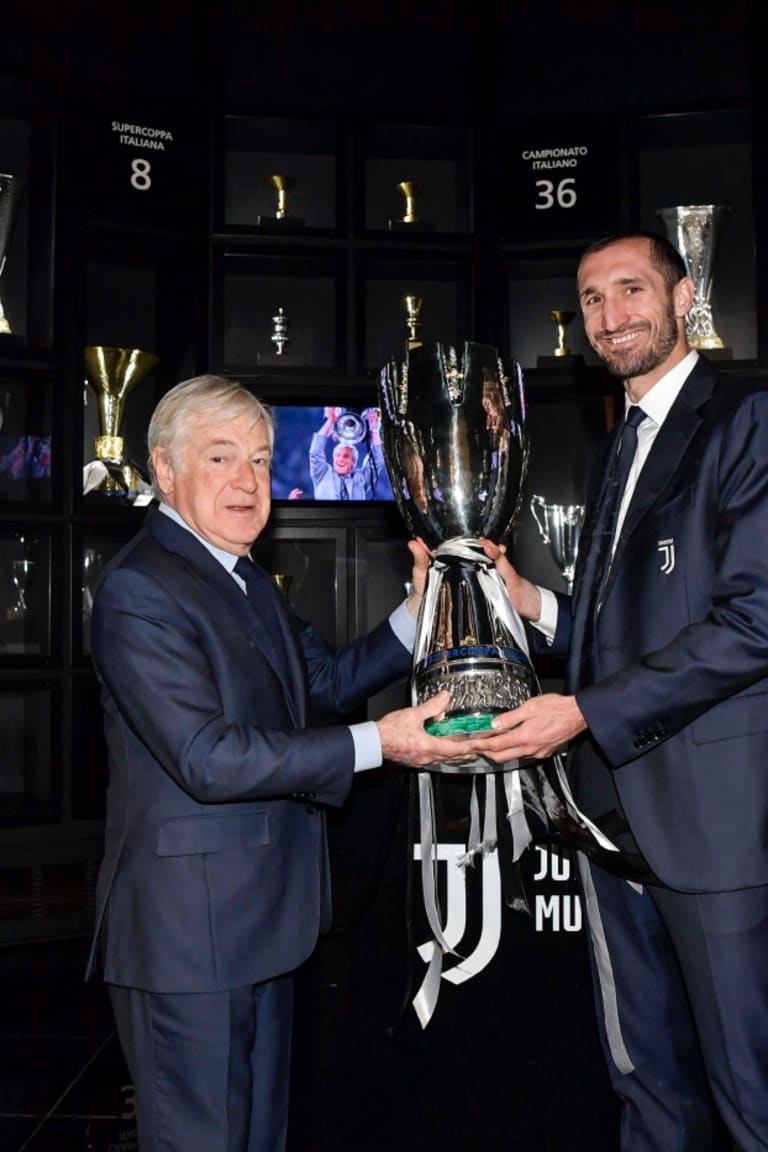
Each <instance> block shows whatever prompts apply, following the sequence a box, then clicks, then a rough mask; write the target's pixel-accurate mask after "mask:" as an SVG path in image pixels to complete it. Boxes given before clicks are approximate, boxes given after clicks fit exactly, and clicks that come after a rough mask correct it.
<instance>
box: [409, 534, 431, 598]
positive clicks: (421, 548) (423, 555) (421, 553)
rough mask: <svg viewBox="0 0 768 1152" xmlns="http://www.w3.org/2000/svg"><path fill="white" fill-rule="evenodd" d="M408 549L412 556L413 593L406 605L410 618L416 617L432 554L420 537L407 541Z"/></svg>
mask: <svg viewBox="0 0 768 1152" xmlns="http://www.w3.org/2000/svg"><path fill="white" fill-rule="evenodd" d="M408 548H409V550H410V553H411V555H412V556H413V568H412V569H411V583H412V585H413V591H412V592H411V593H410V595H409V596H408V599H407V600H406V604H407V606H408V611H409V612H410V614H411V616H418V614H419V608H420V607H421V598H422V596H423V595H424V588H425V587H426V583H427V569H428V568H429V562H430V560H431V559H432V554H431V552H430V551H429V549H428V548H427V546H426V544H425V543H424V541H423V540H422V539H421V537H420V536H417V537H416V539H415V540H409V541H408Z"/></svg>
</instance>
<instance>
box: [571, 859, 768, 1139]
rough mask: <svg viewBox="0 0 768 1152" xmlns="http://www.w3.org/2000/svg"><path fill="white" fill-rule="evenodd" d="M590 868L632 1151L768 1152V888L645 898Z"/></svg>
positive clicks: (602, 979)
mask: <svg viewBox="0 0 768 1152" xmlns="http://www.w3.org/2000/svg"><path fill="white" fill-rule="evenodd" d="M579 866H580V875H581V881H582V891H583V895H584V900H585V905H586V913H587V921H588V924H589V930H590V945H591V948H590V950H591V954H592V969H593V977H594V983H595V996H596V1000H597V1004H598V1013H597V1015H598V1027H599V1031H600V1036H601V1040H602V1043H603V1048H604V1051H605V1055H606V1059H607V1062H608V1069H609V1074H610V1076H611V1081H612V1083H613V1087H614V1090H615V1091H616V1092H617V1094H618V1095H619V1096H621V1097H622V1099H623V1100H624V1109H623V1113H622V1127H621V1150H622V1152H726V1150H728V1152H731V1150H732V1149H737V1150H738V1152H766V1150H768V1025H767V1024H766V1021H768V964H766V961H765V958H766V956H768V888H766V887H759V888H747V889H743V890H741V891H736V892H721V893H704V894H701V893H699V894H697V893H683V892H673V891H672V890H671V889H669V888H664V887H661V886H646V887H644V888H643V889H642V891H640V892H638V891H637V890H636V889H634V888H632V887H631V886H630V885H629V884H627V883H626V881H624V880H621V879H619V878H617V877H615V876H612V875H611V874H610V873H608V872H606V871H605V870H604V869H602V868H600V867H598V866H595V865H590V864H589V863H588V862H587V860H586V859H585V858H584V857H580V858H579ZM726 1130H727V1131H726Z"/></svg>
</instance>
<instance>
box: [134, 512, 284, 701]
mask: <svg viewBox="0 0 768 1152" xmlns="http://www.w3.org/2000/svg"><path fill="white" fill-rule="evenodd" d="M146 531H147V532H148V533H149V534H150V535H152V536H153V537H154V538H155V539H156V540H157V542H158V543H159V544H160V545H161V546H162V547H163V548H165V549H167V551H169V552H175V553H176V554H177V555H178V556H180V557H181V558H182V559H183V560H184V561H185V563H186V564H187V565H188V567H189V569H190V575H191V578H192V579H196V580H199V581H202V582H204V583H205V585H206V587H207V588H208V589H209V590H210V591H211V592H212V593H213V594H214V595H215V596H216V597H217V598H218V599H219V600H220V601H222V602H223V603H224V604H225V605H226V608H227V610H228V611H230V612H231V613H232V614H233V615H234V616H235V617H236V618H237V621H238V623H239V625H240V626H241V627H242V629H243V631H244V632H246V633H247V635H248V637H249V639H252V640H253V641H254V643H255V644H256V645H257V646H258V648H259V650H260V651H261V652H262V654H263V655H264V658H265V659H266V660H267V661H268V662H269V664H270V666H271V667H272V669H273V670H274V672H275V674H276V676H277V677H278V678H279V680H280V683H281V684H282V686H283V690H284V692H285V696H286V700H287V702H288V705H289V707H290V710H291V715H292V717H293V719H294V721H295V722H296V723H301V722H302V719H301V718H302V715H303V712H304V708H303V699H304V691H303V680H302V676H301V668H300V666H299V661H298V659H293V658H292V656H293V654H294V653H295V652H296V651H297V642H296V638H295V637H294V635H293V633H292V631H291V627H290V623H289V621H288V616H287V612H286V611H285V610H284V609H283V606H282V604H280V605H277V604H274V603H273V601H272V600H271V599H270V600H269V601H268V602H267V603H266V604H265V605H264V607H263V609H262V606H261V605H257V604H255V603H251V602H249V601H248V599H247V598H246V596H245V595H244V594H243V592H242V591H241V589H240V588H239V587H238V585H237V584H236V583H235V580H234V579H233V577H232V576H231V575H230V574H229V573H228V572H227V571H226V569H225V568H224V567H222V565H221V564H220V563H219V561H218V560H217V559H216V557H215V556H213V555H212V554H211V553H210V552H209V551H208V549H207V548H206V547H205V546H204V545H203V544H201V543H200V541H199V540H198V539H197V538H196V537H195V536H194V535H193V534H192V532H190V531H188V530H187V529H186V528H182V527H181V525H180V524H177V523H176V522H175V520H172V519H171V518H170V516H166V515H165V513H163V512H160V511H159V510H157V509H152V510H151V511H150V513H149V515H148V517H147V521H146ZM273 609H274V610H275V613H276V615H277V617H278V619H277V620H276V621H275V624H276V627H277V629H278V635H280V634H282V638H283V640H284V644H285V647H284V649H283V651H281V650H280V645H279V643H275V641H274V640H273V639H272V637H271V636H270V632H271V629H270V628H269V627H266V626H265V623H264V621H263V620H262V619H261V611H262V610H266V611H269V612H272V611H273Z"/></svg>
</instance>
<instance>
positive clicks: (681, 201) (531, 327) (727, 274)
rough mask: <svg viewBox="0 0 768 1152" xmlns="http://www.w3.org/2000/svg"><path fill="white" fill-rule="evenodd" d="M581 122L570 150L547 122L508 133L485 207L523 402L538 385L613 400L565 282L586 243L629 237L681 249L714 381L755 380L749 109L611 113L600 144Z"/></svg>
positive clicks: (693, 338)
mask: <svg viewBox="0 0 768 1152" xmlns="http://www.w3.org/2000/svg"><path fill="white" fill-rule="evenodd" d="M582 121H583V128H580V129H579V135H578V138H576V137H573V138H571V136H569V135H567V134H564V132H563V131H562V130H560V131H558V132H554V131H553V129H552V126H551V125H550V124H548V123H547V122H546V121H542V122H541V124H540V125H539V126H538V127H537V126H536V124H535V123H533V124H529V123H526V125H525V128H524V129H523V128H521V127H520V126H514V125H513V126H511V127H510V145H509V155H508V157H507V162H506V164H505V166H504V168H503V172H504V178H503V179H502V180H501V181H500V184H499V186H498V188H497V189H496V197H495V203H494V204H493V205H491V204H490V203H489V205H488V207H489V212H490V213H491V217H492V218H495V220H494V223H493V225H492V231H493V232H494V233H495V234H496V235H497V236H499V237H500V242H499V246H498V247H499V251H500V252H501V253H503V261H504V267H505V291H506V299H507V312H506V327H507V331H506V334H505V335H506V339H508V341H509V344H508V351H509V352H510V354H513V355H514V356H515V357H516V358H518V359H519V360H520V361H521V363H522V364H523V366H524V367H525V368H526V369H527V371H528V374H529V379H530V383H531V386H532V388H533V392H532V395H535V393H536V389H538V388H539V386H542V387H548V388H551V387H559V388H560V389H562V388H570V389H571V391H572V392H573V391H575V392H583V391H587V392H592V391H594V390H595V389H597V390H607V389H609V388H610V382H609V381H608V378H607V375H606V374H605V373H604V371H603V369H602V368H601V367H600V365H599V361H598V359H597V357H596V356H595V354H594V353H593V352H592V350H591V348H590V347H589V345H588V343H587V342H586V339H585V337H584V334H583V326H582V324H581V319H580V310H579V307H578V300H577V295H576V285H575V277H576V270H577V267H578V261H579V257H580V255H581V253H582V252H583V250H584V249H585V248H586V246H587V245H588V244H589V243H591V242H592V241H593V240H597V239H599V238H600V237H601V236H603V235H606V234H609V233H611V232H614V231H623V230H629V229H643V230H646V231H654V232H659V233H661V234H662V235H667V236H668V238H670V239H671V240H672V242H673V243H674V244H675V245H676V246H677V247H678V249H679V250H681V249H682V251H681V255H682V256H683V259H684V260H685V262H686V266H687V268H688V270H689V274H690V275H691V277H692V278H693V280H694V283H696V284H697V299H696V301H695V307H694V309H692V313H691V316H690V317H689V321H688V324H687V326H688V327H689V332H688V335H689V340H690V342H691V345H692V347H698V348H700V349H701V350H702V351H703V352H704V353H705V354H706V355H709V356H710V357H711V358H713V359H716V360H718V361H719V362H721V363H720V365H719V366H720V368H721V370H722V371H725V372H729V373H733V374H739V373H743V372H745V371H749V370H753V369H754V367H755V366H756V365H757V364H759V363H761V362H762V361H763V360H764V359H765V355H766V353H767V352H768V349H765V350H764V351H763V353H762V355H761V354H760V351H759V349H758V309H757V290H756V256H755V250H756V221H755V208H754V180H753V172H752V149H753V144H752V143H751V126H750V114H749V110H748V109H746V108H743V107H742V108H732V109H725V110H723V109H719V110H718V109H714V110H713V109H706V110H697V109H695V108H694V109H685V110H680V111H674V110H671V111H665V112H660V113H642V112H627V113H625V114H623V115H621V116H620V115H619V114H612V115H611V117H610V121H611V123H612V124H613V128H614V130H613V132H612V133H607V132H606V133H604V134H603V135H602V136H601V133H600V127H601V125H602V126H603V128H604V127H605V116H594V117H593V118H592V119H591V120H590V118H589V117H584V118H582ZM606 141H607V142H606ZM523 170H525V172H524V175H525V179H522V178H520V179H517V177H522V174H523ZM529 170H530V171H529ZM513 178H514V181H515V186H514V187H513ZM510 211H514V212H515V213H516V222H512V223H510V221H509V214H510ZM563 310H565V311H571V312H575V317H574V318H573V322H572V323H570V326H569V327H568V342H567V347H568V351H569V352H570V353H571V357H569V356H568V355H560V352H559V348H558V343H559V341H558V343H556V342H555V332H554V330H553V328H552V320H551V313H552V312H553V311H563ZM694 313H698V315H697V316H694ZM715 327H716V329H717V333H719V335H718V334H717V333H716V332H715V331H714V329H715ZM558 361H559V362H558ZM569 376H570V377H571V380H570V382H569V380H568V377H569Z"/></svg>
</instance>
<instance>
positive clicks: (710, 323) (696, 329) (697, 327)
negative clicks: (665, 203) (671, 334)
mask: <svg viewBox="0 0 768 1152" xmlns="http://www.w3.org/2000/svg"><path fill="white" fill-rule="evenodd" d="M728 211H729V209H728V208H727V207H725V206H724V205H722V204H680V205H677V206H675V207H674V208H659V210H658V214H659V216H660V217H661V219H662V220H663V222H664V227H665V229H666V232H667V239H668V240H669V241H670V243H672V244H674V246H675V248H677V250H678V252H679V253H680V255H681V256H682V258H683V261H684V263H685V267H686V269H687V271H688V275H689V276H690V277H691V279H692V280H693V283H694V285H695V292H694V297H693V304H692V305H691V309H690V311H689V312H688V315H687V316H686V318H685V331H686V335H687V337H688V343H689V344H690V346H691V347H692V348H701V349H707V348H710V349H711V348H722V347H723V341H722V340H721V339H720V337H719V336H718V334H717V332H716V331H715V324H714V320H713V318H712V306H711V304H710V296H711V294H712V266H713V264H714V260H715V254H716V252H717V244H718V240H719V238H720V230H721V228H722V224H723V220H724V218H725V216H726V214H727V213H728Z"/></svg>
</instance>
